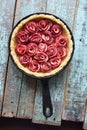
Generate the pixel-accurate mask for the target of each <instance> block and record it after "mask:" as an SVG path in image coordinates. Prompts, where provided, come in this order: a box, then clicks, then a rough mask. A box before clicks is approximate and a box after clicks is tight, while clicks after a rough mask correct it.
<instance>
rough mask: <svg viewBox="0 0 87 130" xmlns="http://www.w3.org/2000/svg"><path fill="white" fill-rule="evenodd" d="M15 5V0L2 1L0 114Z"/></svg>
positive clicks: (0, 23) (0, 12) (0, 10)
mask: <svg viewBox="0 0 87 130" xmlns="http://www.w3.org/2000/svg"><path fill="white" fill-rule="evenodd" d="M14 5H15V0H13V1H10V0H8V1H6V0H3V1H0V115H1V108H2V102H3V96H4V93H3V92H4V85H5V77H6V69H7V61H8V39H9V34H10V31H11V29H12V23H13V15H14ZM10 10H11V11H10Z"/></svg>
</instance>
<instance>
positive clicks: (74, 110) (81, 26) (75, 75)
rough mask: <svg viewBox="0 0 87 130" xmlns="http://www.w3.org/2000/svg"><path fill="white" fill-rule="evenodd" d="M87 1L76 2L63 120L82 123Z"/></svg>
mask: <svg viewBox="0 0 87 130" xmlns="http://www.w3.org/2000/svg"><path fill="white" fill-rule="evenodd" d="M86 29H87V0H84V1H83V0H79V1H78V2H77V12H76V16H75V21H74V30H73V31H74V39H75V52H74V56H73V59H72V62H71V64H70V66H69V69H68V78H67V82H66V91H65V100H64V108H63V119H64V120H73V121H83V120H84V114H85V101H86V97H87V96H86V95H87V65H86V64H87V30H86Z"/></svg>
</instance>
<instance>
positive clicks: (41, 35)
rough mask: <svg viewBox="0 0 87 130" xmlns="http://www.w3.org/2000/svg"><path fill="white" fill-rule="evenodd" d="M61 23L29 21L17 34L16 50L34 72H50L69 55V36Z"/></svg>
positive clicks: (25, 64) (21, 61) (21, 59)
mask: <svg viewBox="0 0 87 130" xmlns="http://www.w3.org/2000/svg"><path fill="white" fill-rule="evenodd" d="M62 32H63V28H62V26H61V25H60V24H56V23H53V22H52V21H51V20H47V19H40V20H38V21H33V20H32V21H28V22H27V23H26V24H25V25H23V27H22V28H21V30H20V31H19V32H17V34H16V41H17V44H16V47H15V52H16V54H17V55H18V58H19V61H20V63H21V64H22V65H23V66H26V67H28V69H29V70H30V71H32V72H44V73H45V72H50V71H51V70H53V69H55V68H57V67H58V66H60V64H61V62H62V60H63V58H64V57H66V56H67V53H68V52H67V44H68V38H67V37H66V36H63V33H62Z"/></svg>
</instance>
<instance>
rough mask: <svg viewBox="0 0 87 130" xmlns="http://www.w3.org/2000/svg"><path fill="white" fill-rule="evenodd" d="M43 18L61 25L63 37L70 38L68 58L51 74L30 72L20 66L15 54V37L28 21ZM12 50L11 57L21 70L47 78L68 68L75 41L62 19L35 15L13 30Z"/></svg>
mask: <svg viewBox="0 0 87 130" xmlns="http://www.w3.org/2000/svg"><path fill="white" fill-rule="evenodd" d="M42 18H46V19H49V20H51V21H53V22H56V23H58V24H60V25H61V26H62V28H63V35H64V36H66V37H67V38H68V42H69V44H68V46H67V49H68V51H67V52H68V53H67V56H66V57H65V58H64V59H63V60H62V62H61V64H60V66H59V67H58V68H56V69H54V70H52V71H51V72H46V73H43V72H32V71H30V70H29V69H28V68H27V67H24V66H23V65H21V64H20V62H19V59H18V56H17V54H16V53H15V46H16V44H17V42H16V39H15V36H16V34H17V32H18V31H19V30H20V29H21V28H22V27H23V25H24V24H25V23H27V22H28V21H30V20H34V19H42ZM10 50H11V56H12V57H13V60H14V62H15V63H16V64H17V66H18V68H20V69H21V70H23V71H24V72H25V73H27V74H29V75H32V76H36V77H47V76H51V75H54V74H55V73H57V72H59V71H60V70H61V69H62V68H63V67H65V66H66V64H67V63H68V61H69V60H70V58H71V55H72V52H73V41H72V39H71V35H70V32H69V30H68V29H67V27H66V25H65V24H64V23H63V22H62V21H61V20H60V19H57V18H55V17H54V16H52V15H47V14H35V15H32V16H30V17H28V18H26V19H24V20H22V21H21V22H20V23H19V24H18V26H17V27H16V28H15V29H14V30H13V33H12V36H11V40H10Z"/></svg>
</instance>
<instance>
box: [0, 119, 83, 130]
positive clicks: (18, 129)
mask: <svg viewBox="0 0 87 130" xmlns="http://www.w3.org/2000/svg"><path fill="white" fill-rule="evenodd" d="M82 125H83V123H81V122H70V121H62V124H61V126H48V125H39V124H33V123H32V121H31V120H29V119H15V118H0V130H46V129H47V130H65V129H66V130H82Z"/></svg>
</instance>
